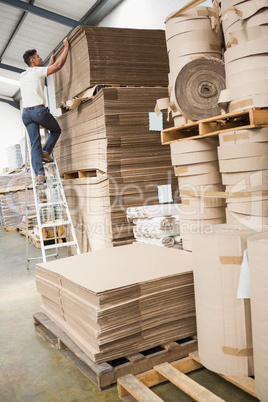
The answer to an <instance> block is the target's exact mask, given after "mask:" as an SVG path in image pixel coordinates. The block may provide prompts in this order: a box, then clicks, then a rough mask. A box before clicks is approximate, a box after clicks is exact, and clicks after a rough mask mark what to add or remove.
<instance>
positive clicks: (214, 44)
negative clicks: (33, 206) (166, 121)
mask: <svg viewBox="0 0 268 402" xmlns="http://www.w3.org/2000/svg"><path fill="white" fill-rule="evenodd" d="M166 40H167V50H168V57H169V66H170V74H169V89H170V108H171V110H172V114H173V117H174V122H175V125H180V124H183V123H185V122H186V119H187V118H188V119H190V120H199V119H201V118H206V117H210V116H213V115H217V114H219V113H220V109H219V107H218V105H217V102H218V97H219V94H220V91H221V90H222V89H223V88H225V81H224V66H223V63H222V61H221V59H222V46H223V37H222V33H221V29H220V23H219V20H218V13H217V9H216V8H211V7H195V8H192V9H190V10H188V11H185V12H184V13H183V14H181V15H179V16H177V17H172V16H170V17H168V18H167V20H166ZM185 89H186V91H185ZM181 114H182V115H183V116H181ZM200 116H201V117H200Z"/></svg>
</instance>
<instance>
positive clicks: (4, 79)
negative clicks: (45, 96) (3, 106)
mask: <svg viewBox="0 0 268 402" xmlns="http://www.w3.org/2000/svg"><path fill="white" fill-rule="evenodd" d="M0 82H5V83H6V84H10V85H15V86H17V87H19V86H20V82H19V81H18V80H13V79H12V78H6V77H0Z"/></svg>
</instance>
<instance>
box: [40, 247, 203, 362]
mask: <svg viewBox="0 0 268 402" xmlns="http://www.w3.org/2000/svg"><path fill="white" fill-rule="evenodd" d="M74 267H75V268H74ZM36 284H37V289H38V291H39V292H40V293H41V295H42V299H43V311H44V312H45V313H46V314H47V315H48V317H50V318H51V319H52V320H53V321H54V322H55V323H56V324H57V325H59V326H60V327H61V328H62V329H63V330H64V331H65V332H66V333H67V335H69V336H70V337H71V339H72V340H73V341H74V342H76V344H77V345H78V346H79V347H80V348H81V349H82V350H83V351H84V352H85V353H86V354H87V355H88V356H89V357H90V358H91V359H92V360H93V361H94V362H97V363H100V362H104V361H109V360H113V359H115V358H119V357H122V356H124V355H126V354H127V355H129V354H130V353H135V352H138V351H143V350H145V349H148V348H151V347H155V346H157V345H160V344H163V343H165V342H168V341H172V340H178V339H182V338H185V337H188V336H191V335H194V334H195V332H196V323H195V305H194V295H193V293H194V289H193V277H192V259H191V253H187V252H185V251H183V250H174V249H166V248H164V247H157V246H153V245H149V244H142V243H139V244H132V245H128V246H122V247H116V248H108V249H105V250H101V251H95V252H93V253H85V254H80V255H78V256H73V257H70V258H67V259H61V260H58V261H52V262H49V263H45V264H38V265H37V267H36Z"/></svg>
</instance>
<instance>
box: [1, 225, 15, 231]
mask: <svg viewBox="0 0 268 402" xmlns="http://www.w3.org/2000/svg"><path fill="white" fill-rule="evenodd" d="M16 229H17V228H16V226H14V227H6V228H5V229H4V230H5V231H6V232H12V231H13V230H16Z"/></svg>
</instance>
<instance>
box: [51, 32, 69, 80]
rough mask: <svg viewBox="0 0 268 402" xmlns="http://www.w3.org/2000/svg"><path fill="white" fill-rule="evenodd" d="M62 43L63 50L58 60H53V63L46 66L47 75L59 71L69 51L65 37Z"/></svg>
mask: <svg viewBox="0 0 268 402" xmlns="http://www.w3.org/2000/svg"><path fill="white" fill-rule="evenodd" d="M63 45H64V50H63V52H62V54H61V56H60V57H59V58H58V60H56V61H55V63H53V64H52V65H50V66H48V67H47V75H48V76H49V75H51V74H54V73H56V72H57V71H59V70H60V69H61V68H62V67H63V66H64V64H65V62H66V59H67V55H68V52H69V42H68V39H67V38H66V39H64V41H63Z"/></svg>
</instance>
